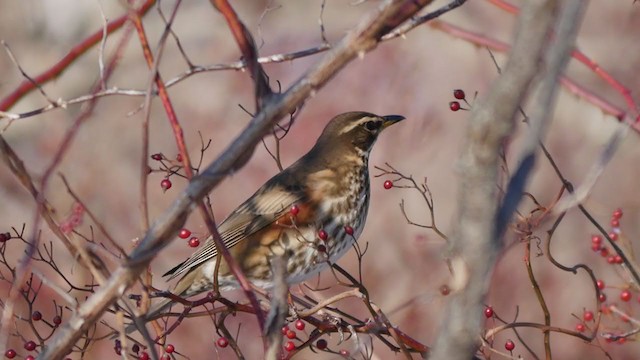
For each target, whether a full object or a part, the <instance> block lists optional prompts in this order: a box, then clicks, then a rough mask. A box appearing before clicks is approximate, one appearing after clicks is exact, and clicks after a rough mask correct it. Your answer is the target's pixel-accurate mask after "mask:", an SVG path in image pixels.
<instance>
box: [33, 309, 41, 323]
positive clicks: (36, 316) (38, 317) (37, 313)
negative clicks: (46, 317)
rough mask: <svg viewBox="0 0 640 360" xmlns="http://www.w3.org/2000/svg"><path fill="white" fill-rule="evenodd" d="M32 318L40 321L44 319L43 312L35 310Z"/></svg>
mask: <svg viewBox="0 0 640 360" xmlns="http://www.w3.org/2000/svg"><path fill="white" fill-rule="evenodd" d="M31 318H32V319H33V321H40V320H42V313H41V312H40V311H38V310H36V311H34V312H33V314H31Z"/></svg>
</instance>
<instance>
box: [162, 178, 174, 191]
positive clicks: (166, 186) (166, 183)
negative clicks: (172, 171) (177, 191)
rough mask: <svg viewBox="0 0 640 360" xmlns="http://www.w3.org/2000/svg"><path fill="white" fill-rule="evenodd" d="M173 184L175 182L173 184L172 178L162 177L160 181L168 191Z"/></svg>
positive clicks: (164, 189) (163, 189)
mask: <svg viewBox="0 0 640 360" xmlns="http://www.w3.org/2000/svg"><path fill="white" fill-rule="evenodd" d="M172 185H173V184H171V180H169V179H162V181H160V187H161V188H162V191H167V190H169V189H171V186H172Z"/></svg>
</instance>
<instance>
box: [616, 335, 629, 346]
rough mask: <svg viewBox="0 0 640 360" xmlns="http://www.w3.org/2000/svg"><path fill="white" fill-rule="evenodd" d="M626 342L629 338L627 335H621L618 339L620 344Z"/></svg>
mask: <svg viewBox="0 0 640 360" xmlns="http://www.w3.org/2000/svg"><path fill="white" fill-rule="evenodd" d="M626 342H627V338H626V337H620V338H618V341H617V343H618V344H620V345H622V344H624V343H626Z"/></svg>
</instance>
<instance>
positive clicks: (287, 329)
mask: <svg viewBox="0 0 640 360" xmlns="http://www.w3.org/2000/svg"><path fill="white" fill-rule="evenodd" d="M288 331H289V325H285V326H283V327H282V329H280V332H282V335H287V332H288Z"/></svg>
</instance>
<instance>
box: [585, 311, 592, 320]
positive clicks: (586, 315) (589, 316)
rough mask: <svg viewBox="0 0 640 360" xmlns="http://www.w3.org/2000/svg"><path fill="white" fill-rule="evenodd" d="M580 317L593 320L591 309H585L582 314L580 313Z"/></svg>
mask: <svg viewBox="0 0 640 360" xmlns="http://www.w3.org/2000/svg"><path fill="white" fill-rule="evenodd" d="M582 318H583V319H584V321H591V320H593V311H590V310H587V311H585V312H584V314H583V315H582Z"/></svg>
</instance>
